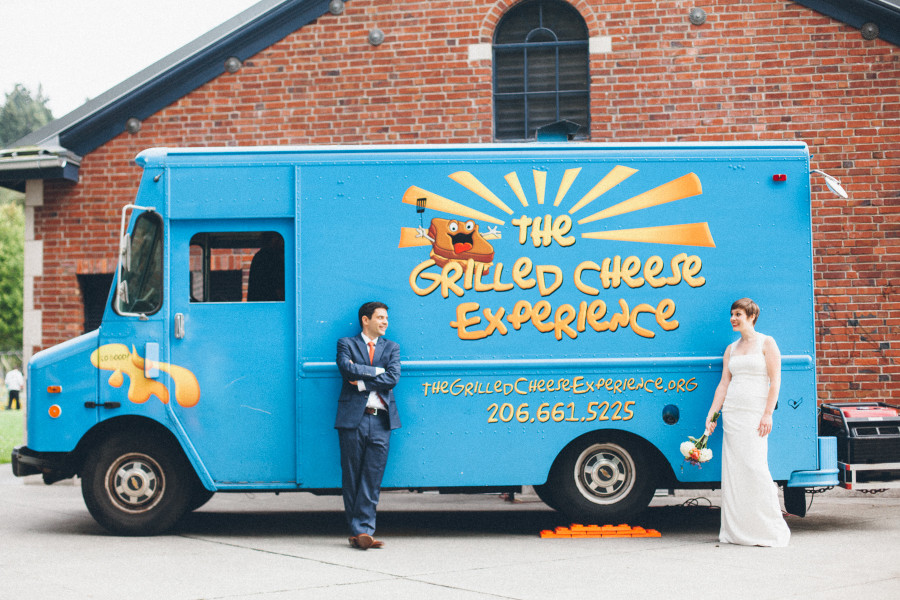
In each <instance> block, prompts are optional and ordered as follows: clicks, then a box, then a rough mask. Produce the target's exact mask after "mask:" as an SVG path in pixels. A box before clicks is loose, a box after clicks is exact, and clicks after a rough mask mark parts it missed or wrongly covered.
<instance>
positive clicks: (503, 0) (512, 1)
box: [478, 0, 601, 44]
mask: <svg viewBox="0 0 900 600" xmlns="http://www.w3.org/2000/svg"><path fill="white" fill-rule="evenodd" d="M521 1H522V0H497V1H496V2H495V3H494V5H493V6H491V7H490V8H489V9H488V11H487V14H486V15H485V17H484V19H483V20H482V22H481V27H480V29H479V31H478V41H479V43H486V44H490V43H491V42H493V40H494V31H495V30H496V29H497V23H498V22H499V21H500V19H501V18H502V17H503V15H505V14H506V11H508V10H509V9H510V8H512V7H513V6H514V5H516V4H518V3H519V2H521ZM563 1H564V2H567V3H568V4H571V5H572V6H573V7H574V8H575V10H577V11H578V13H579V14H580V15H581V18H582V19H584V22H585V24H586V25H587V28H588V37H594V36H597V35H600V33H601V31H600V23H599V21H598V20H597V16H596V14H595V13H594V8H593V7H592V6H591V5H590V4H589V3H588V2H587V1H586V0H563Z"/></svg>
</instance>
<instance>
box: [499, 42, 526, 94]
mask: <svg viewBox="0 0 900 600" xmlns="http://www.w3.org/2000/svg"><path fill="white" fill-rule="evenodd" d="M524 72H525V51H524V50H522V49H515V50H503V51H501V50H498V51H497V52H496V53H495V54H494V92H495V93H497V94H506V93H510V92H519V93H521V92H524V91H525V79H524V78H523V77H522V73H524Z"/></svg>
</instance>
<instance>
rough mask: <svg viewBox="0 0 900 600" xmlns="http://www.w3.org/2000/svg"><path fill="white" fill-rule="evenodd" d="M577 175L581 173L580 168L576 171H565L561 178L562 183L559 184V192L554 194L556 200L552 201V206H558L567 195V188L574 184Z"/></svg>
mask: <svg viewBox="0 0 900 600" xmlns="http://www.w3.org/2000/svg"><path fill="white" fill-rule="evenodd" d="M579 173H581V167H578V168H577V169H566V172H565V174H564V175H563V178H562V183H560V184H559V190H557V192H556V200H554V201H553V206H559V203H560V202H562V199H563V198H565V197H566V194H568V193H569V188H570V187H572V184H573V183H575V178H576V177H578V174H579Z"/></svg>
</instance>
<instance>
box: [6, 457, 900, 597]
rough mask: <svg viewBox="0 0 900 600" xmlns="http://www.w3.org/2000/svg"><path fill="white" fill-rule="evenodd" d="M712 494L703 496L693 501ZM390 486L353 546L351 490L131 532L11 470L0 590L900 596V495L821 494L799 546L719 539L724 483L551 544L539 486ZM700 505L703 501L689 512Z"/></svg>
mask: <svg viewBox="0 0 900 600" xmlns="http://www.w3.org/2000/svg"><path fill="white" fill-rule="evenodd" d="M696 496H701V497H702V498H700V499H698V500H696V501H693V502H691V498H693V497H696ZM523 500H524V501H522V502H520V503H516V504H510V503H508V502H505V501H503V500H501V499H500V498H499V497H498V496H496V495H479V496H457V495H438V494H429V493H426V494H415V493H408V492H388V493H384V494H383V495H382V502H381V506H380V510H379V528H378V537H379V539H383V540H384V541H385V542H386V544H387V546H386V547H385V548H384V549H381V550H369V551H367V552H361V551H359V550H353V549H351V548H350V547H349V546H348V545H347V540H346V533H345V531H344V524H343V515H342V513H341V505H340V498H339V497H336V496H335V497H315V496H312V495H310V494H306V493H295V494H281V495H279V496H276V495H274V494H217V495H216V496H215V497H214V498H213V499H212V500H211V501H210V502H209V503H208V504H207V505H206V506H204V507H203V508H201V509H200V510H198V511H197V512H195V513H193V514H191V515H189V516H188V517H187V518H186V519H185V520H184V521H183V522H182V523H181V524H180V525H179V527H178V528H177V529H176V530H175V531H173V532H172V533H171V534H169V535H164V536H158V537H151V538H121V537H114V536H111V535H108V534H107V533H106V532H105V531H104V530H103V529H102V528H101V527H100V526H99V525H97V524H96V523H95V522H94V520H93V519H92V518H91V517H90V515H89V514H88V512H87V509H86V508H85V507H84V503H83V501H82V499H81V491H80V489H79V487H78V486H77V485H72V484H71V483H69V484H68V485H67V484H66V482H62V483H61V484H56V485H53V486H49V487H48V486H44V485H43V484H40V483H36V482H33V481H31V482H26V481H24V480H22V479H17V478H15V477H13V476H12V474H11V470H10V468H9V465H0V550H2V561H0V598H2V599H7V598H8V599H16V600H28V599H32V598H34V599H38V598H41V599H43V598H76V599H80V598H100V599H107V598H109V599H113V598H115V599H117V600H118V599H121V598H125V597H127V598H132V599H141V598H165V599H167V600H179V599H185V600H188V599H191V600H193V599H200V598H208V599H213V598H227V599H251V598H252V599H257V600H284V599H293V598H303V599H319V598H322V599H326V600H327V599H332V598H334V599H337V598H340V599H346V598H366V599H380V598H390V599H391V600H402V599H406V598H416V599H420V598H427V599H429V600H431V599H437V600H441V599H445V598H446V599H453V600H457V599H459V600H483V599H489V598H490V599H496V598H504V599H511V598H515V599H523V600H524V599H542V600H543V599H545V598H569V597H571V598H576V597H584V598H604V599H609V598H673V597H687V598H695V597H697V598H699V597H710V596H719V597H722V596H724V597H728V598H754V599H755V600H764V599H775V598H812V597H815V598H816V599H826V600H827V599H830V598H833V599H835V600H837V599H840V600H846V598H848V597H870V596H871V597H896V596H897V595H898V593H900V561H898V559H900V520H898V516H900V494H898V493H897V491H896V490H894V491H891V492H888V493H887V494H881V495H876V496H870V495H864V494H860V493H857V492H847V491H845V490H832V491H830V492H828V493H825V494H820V495H816V497H815V499H814V501H813V504H812V507H811V509H810V511H809V515H808V516H807V517H806V518H804V519H799V518H795V517H789V518H788V524H789V525H790V527H791V531H792V538H791V544H790V546H789V547H787V548H775V549H773V548H746V547H739V546H731V545H720V544H719V543H718V542H717V533H718V525H719V511H718V509H717V508H711V507H710V505H713V506H715V505H716V504H717V503H718V493H717V492H715V493H714V492H709V491H698V492H697V493H686V492H679V495H677V496H674V497H672V496H667V497H659V498H656V499H654V501H653V504H652V505H651V508H650V509H649V510H648V511H647V512H646V514H645V515H643V516H642V517H641V518H640V519H636V520H635V521H634V522H633V523H630V524H631V525H640V526H643V527H647V528H649V527H653V528H656V529H658V530H659V531H660V532H662V537H661V538H648V539H581V540H577V539H575V540H555V539H541V538H540V537H539V535H538V534H539V532H540V531H541V530H542V529H551V528H553V527H556V526H560V525H569V523H568V522H566V521H565V520H564V519H563V518H562V517H561V516H559V515H557V514H556V513H555V512H553V511H551V510H550V509H548V508H547V507H546V506H544V505H543V504H542V503H541V502H540V501H538V500H537V498H536V497H535V496H525V497H524V498H523ZM685 502H687V503H688V504H690V505H689V506H681V505H682V504H683V503H685Z"/></svg>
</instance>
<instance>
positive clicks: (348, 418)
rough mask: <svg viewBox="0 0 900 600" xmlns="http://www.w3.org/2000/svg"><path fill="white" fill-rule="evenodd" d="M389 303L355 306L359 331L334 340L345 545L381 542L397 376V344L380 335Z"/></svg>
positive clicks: (377, 545)
mask: <svg viewBox="0 0 900 600" xmlns="http://www.w3.org/2000/svg"><path fill="white" fill-rule="evenodd" d="M387 310H388V307H387V305H385V304H383V303H381V302H366V303H365V304H363V305H362V306H361V307H360V308H359V325H360V327H361V328H362V332H361V333H360V335H357V336H353V337H345V338H341V339H339V340H338V343H337V366H338V369H339V370H340V372H341V376H342V378H343V383H342V386H341V396H340V398H338V409H337V418H336V419H335V421H334V427H335V429H337V430H338V440H339V442H340V447H341V472H342V478H341V486H342V488H343V492H344V513H345V514H346V517H347V524H348V525H349V526H350V545H351V546H353V547H354V548H359V549H361V550H368V549H369V548H381V547H382V546H384V543H383V542H381V541H379V540H376V539H375V538H374V537H372V534H374V533H375V507H376V506H377V505H378V496H379V494H380V492H381V479H382V476H383V475H384V467H385V465H386V464H387V457H388V449H389V447H390V443H391V430H393V429H397V428H399V427H400V415H399V414H398V413H397V405H396V403H395V402H394V386H395V385H397V381H399V379H400V346H398V345H397V344H396V343H395V342H392V341H390V340H387V339H385V338H384V332H385V331H386V330H387V326H388V312H387Z"/></svg>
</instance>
